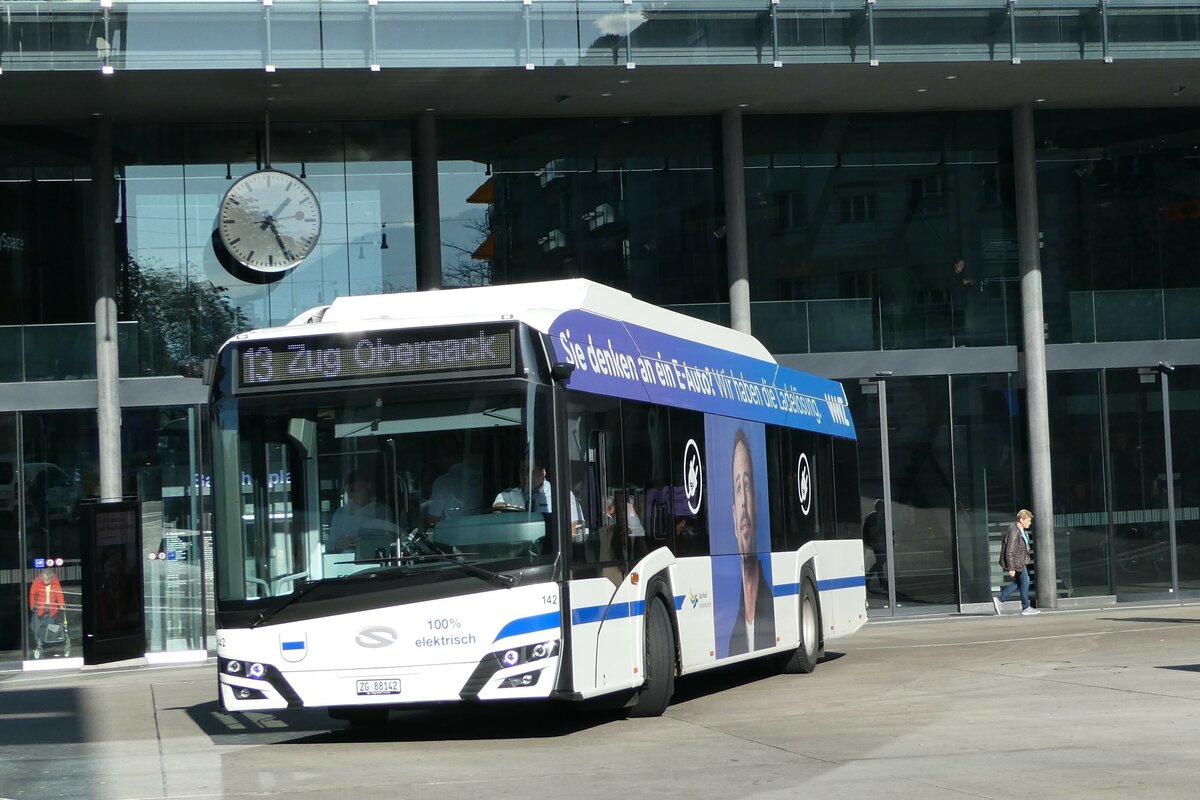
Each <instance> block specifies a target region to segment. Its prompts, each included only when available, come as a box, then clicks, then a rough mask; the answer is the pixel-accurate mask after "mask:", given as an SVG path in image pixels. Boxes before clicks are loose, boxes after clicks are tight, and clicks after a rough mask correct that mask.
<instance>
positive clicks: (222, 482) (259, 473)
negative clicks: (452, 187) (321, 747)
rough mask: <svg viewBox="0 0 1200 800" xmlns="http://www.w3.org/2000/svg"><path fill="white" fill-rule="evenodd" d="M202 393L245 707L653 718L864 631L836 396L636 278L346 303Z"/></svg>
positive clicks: (225, 618) (226, 350)
mask: <svg viewBox="0 0 1200 800" xmlns="http://www.w3.org/2000/svg"><path fill="white" fill-rule="evenodd" d="M210 408H211V414H212V430H213V461H214V474H213V491H214V502H215V525H214V528H215V534H214V535H215V550H216V614H217V653H218V670H219V692H220V700H221V705H222V706H223V707H224V708H225V709H227V710H231V711H249V710H262V709H280V708H286V707H290V706H305V707H314V706H316V707H327V708H329V710H330V713H331V714H332V715H333V716H334V717H337V718H339V719H347V720H350V721H351V722H352V723H371V722H378V721H381V720H383V719H385V718H386V716H387V713H388V710H389V709H393V708H399V707H404V706H408V705H428V704H437V703H449V702H464V701H465V702H475V701H493V700H517V699H532V698H543V699H558V700H571V701H583V700H588V699H591V698H599V697H602V696H603V697H605V698H606V699H605V700H604V701H602V702H603V703H605V704H608V703H613V704H619V705H622V706H626V707H627V708H628V709H629V713H630V714H631V715H634V716H648V715H658V714H661V713H662V712H663V711H664V709H665V708H666V707H667V704H668V702H669V701H670V698H671V695H672V692H673V688H674V681H675V677H676V676H677V675H685V674H689V673H693V672H699V671H702V670H705V669H709V668H712V667H716V666H719V665H724V664H729V663H732V662H736V661H741V660H745V659H752V658H761V657H774V658H777V659H778V660H779V661H780V662H781V664H782V666H783V667H784V668H785V669H789V670H791V671H800V672H809V671H811V670H812V669H813V668H814V667H815V666H816V663H817V660H818V659H819V657H820V655H821V652H822V648H823V647H824V644H825V643H826V642H828V641H830V640H832V639H834V638H837V637H840V636H846V635H848V634H850V633H853V632H854V631H855V630H857V629H858V628H859V627H861V626H862V625H863V623H864V621H865V579H864V573H863V549H862V542H861V540H860V539H859V536H860V529H859V514H860V509H859V497H858V480H857V477H858V476H857V470H858V466H857V451H856V446H855V441H854V427H853V423H852V421H851V419H850V414H849V411H848V408H847V404H846V398H845V394H844V392H843V390H842V387H841V386H840V385H839V384H838V383H836V382H833V381H829V380H825V379H821V378H817V377H813V376H811V375H806V374H803V373H800V372H797V371H794V370H790V369H787V368H785V367H782V366H779V365H778V364H776V363H775V361H774V359H773V358H772V357H771V355H770V354H769V353H768V352H767V350H766V349H765V348H764V347H763V346H762V345H761V344H759V343H758V342H757V341H756V340H755V339H754V338H752V337H750V336H747V335H744V334H741V333H737V332H735V331H733V330H730V329H728V328H724V327H721V326H718V325H714V324H710V323H707V322H703V321H700V320H697V319H694V318H691V317H688V316H684V315H681V314H677V313H674V312H671V311H667V310H663V309H661V308H657V307H655V306H652V305H650V304H647V303H643V302H640V301H638V300H635V299H634V298H632V297H631V296H630V295H628V294H626V293H624V292H620V291H617V290H614V289H611V288H608V287H605V286H602V285H599V284H596V283H592V282H590V281H585V280H565V281H554V282H546V283H535V284H524V285H510V286H496V287H486V288H470V289H454V290H446V291H439V292H423V293H411V294H397V295H381V296H371V297H349V298H344V299H339V300H336V301H335V302H334V303H333V304H332V305H329V306H327V307H323V308H320V309H316V310H314V311H312V312H309V313H307V314H305V315H303V316H302V317H300V318H299V319H297V320H296V321H295V322H293V323H292V324H291V325H288V326H284V327H280V328H274V329H270V330H259V331H254V332H250V333H245V334H241V335H239V336H237V337H235V338H234V339H233V340H231V341H230V342H228V343H227V344H226V345H225V346H224V347H223V348H222V350H221V352H220V354H219V355H218V358H217V362H216V369H215V371H214V377H213V381H212V385H211V406H210Z"/></svg>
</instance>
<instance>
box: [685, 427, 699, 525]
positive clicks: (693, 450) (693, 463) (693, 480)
mask: <svg viewBox="0 0 1200 800" xmlns="http://www.w3.org/2000/svg"><path fill="white" fill-rule="evenodd" d="M683 491H684V494H685V495H686V496H687V504H688V510H689V511H691V512H692V513H693V514H699V513H700V501H701V500H702V499H703V497H704V469H703V467H701V466H700V446H699V445H697V444H696V440H695V439H688V441H687V444H686V445H684V448H683Z"/></svg>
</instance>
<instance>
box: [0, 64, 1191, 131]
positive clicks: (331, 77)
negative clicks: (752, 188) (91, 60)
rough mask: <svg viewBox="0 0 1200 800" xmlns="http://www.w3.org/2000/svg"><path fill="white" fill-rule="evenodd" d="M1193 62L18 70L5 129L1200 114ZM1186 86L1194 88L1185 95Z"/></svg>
mask: <svg viewBox="0 0 1200 800" xmlns="http://www.w3.org/2000/svg"><path fill="white" fill-rule="evenodd" d="M1197 74H1198V73H1197V71H1196V64H1195V62H1194V61H1178V60H1176V61H1169V60H1157V61H1118V62H1116V63H1113V64H1104V63H1101V62H1097V61H1087V62H1057V61H1056V62H1030V61H1026V62H1025V63H1023V64H1019V65H1014V64H1009V63H1007V62H1000V63H995V62H986V63H963V62H958V63H954V62H945V63H923V64H908V63H906V64H882V65H880V66H878V67H869V66H866V65H861V64H844V65H832V64H815V65H802V66H800V65H788V66H784V67H782V68H773V67H770V66H764V65H733V66H671V67H648V66H643V67H639V68H637V69H633V70H631V69H626V68H624V67H612V68H608V67H590V66H589V67H543V68H538V69H534V70H525V69H516V68H488V69H476V68H446V69H384V70H382V71H381V72H378V73H372V72H370V71H369V70H365V69H363V70H351V69H323V70H279V71H277V72H274V73H267V72H265V71H263V72H258V71H251V70H224V71H223V70H212V71H191V70H189V71H169V72H168V71H126V72H122V71H118V72H117V73H116V74H114V75H110V76H103V75H101V74H100V73H99V72H98V71H97V72H30V73H26V72H13V71H11V70H9V71H7V72H4V73H3V74H0V124H6V125H8V124H62V123H70V122H75V121H80V120H85V119H87V118H88V117H91V116H98V115H103V116H107V117H109V118H111V119H113V120H114V121H122V120H137V121H157V122H199V121H205V122H237V121H253V120H258V119H261V118H262V116H263V113H264V111H266V110H268V109H269V110H270V112H271V117H272V119H278V120H289V119H292V120H317V119H395V118H403V117H407V116H411V115H414V114H417V113H420V112H422V111H426V110H433V111H434V112H436V113H437V114H438V115H439V116H446V117H522V116H542V117H544V116H624V115H630V116H634V115H686V114H711V113H715V112H718V111H720V110H722V109H726V108H734V107H742V108H743V109H744V110H745V113H748V114H758V113H827V112H863V111H932V110H966V109H1001V108H1011V107H1013V106H1017V105H1020V104H1023V103H1037V104H1038V105H1037V108H1138V107H1155V108H1182V107H1196V106H1200V80H1196V79H1195V76H1196V75H1197ZM1189 76H1190V78H1191V79H1192V80H1191V84H1192V85H1189Z"/></svg>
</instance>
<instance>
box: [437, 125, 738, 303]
mask: <svg viewBox="0 0 1200 800" xmlns="http://www.w3.org/2000/svg"><path fill="white" fill-rule="evenodd" d="M439 137H440V138H439V143H438V155H439V157H440V158H441V160H442V161H441V168H440V171H441V176H440V187H439V188H440V202H441V211H440V216H441V224H442V238H443V242H444V244H443V263H442V272H443V276H444V280H445V283H446V285H449V286H459V285H479V284H485V283H518V282H522V281H534V280H547V279H554V278H571V277H583V278H591V279H592V280H595V281H598V282H600V283H605V284H608V285H609V286H614V287H616V288H619V289H624V290H626V291H629V292H632V293H633V294H634V295H635V296H636V297H638V298H641V299H643V300H647V301H649V302H652V303H658V304H661V305H685V306H686V307H685V308H683V309H681V310H685V311H688V312H689V313H694V314H696V315H698V316H710V315H711V314H712V313H714V312H713V311H712V309H714V308H715V307H716V305H715V304H718V303H723V302H725V301H726V300H727V299H728V285H727V282H726V280H725V248H724V243H723V237H724V230H725V228H724V225H725V221H724V211H723V205H724V202H723V199H722V198H723V195H722V188H721V176H720V172H719V171H718V170H717V169H715V168H714V166H713V162H714V157H715V158H716V159H717V160H719V158H720V140H719V135H718V125H717V120H716V119H715V118H712V117H704V118H645V117H643V118H640V119H563V120H517V121H471V122H453V121H450V122H445V123H443V124H441V125H440V126H439Z"/></svg>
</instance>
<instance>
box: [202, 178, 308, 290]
mask: <svg viewBox="0 0 1200 800" xmlns="http://www.w3.org/2000/svg"><path fill="white" fill-rule="evenodd" d="M217 230H218V231H219V233H220V236H221V244H222V245H224V247H225V249H226V250H228V251H229V255H231V256H233V258H235V259H236V260H237V261H238V263H240V264H243V265H244V266H246V267H248V268H250V269H252V270H256V271H258V272H265V273H275V272H283V271H285V270H289V269H291V268H292V267H294V266H296V265H297V264H299V263H300V262H301V261H303V260H304V259H305V258H307V257H308V255H309V254H310V253H311V252H312V251H313V248H314V247H316V246H317V239H318V238H319V237H320V235H321V206H320V204H319V203H318V202H317V196H316V195H315V194H313V191H312V189H310V188H308V184H306V183H305V182H304V181H302V180H300V179H299V178H297V177H296V176H295V175H292V174H291V173H288V172H282V171H280V170H277V169H264V170H259V171H258V172H251V173H250V174H249V175H246V176H245V177H242V178H239V179H238V180H237V181H235V182H234V184H233V186H230V187H229V191H228V192H226V193H225V197H224V198H223V199H222V200H221V209H220V216H219V217H218V219H217Z"/></svg>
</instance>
